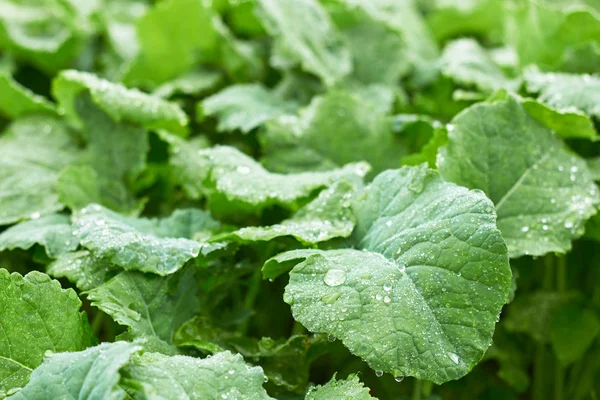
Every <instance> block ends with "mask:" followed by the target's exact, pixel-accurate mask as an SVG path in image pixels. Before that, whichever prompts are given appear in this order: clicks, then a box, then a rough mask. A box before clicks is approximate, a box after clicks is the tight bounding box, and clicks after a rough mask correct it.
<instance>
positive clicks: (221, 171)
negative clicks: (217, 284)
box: [171, 142, 369, 215]
mask: <svg viewBox="0 0 600 400" xmlns="http://www.w3.org/2000/svg"><path fill="white" fill-rule="evenodd" d="M184 145H185V144H181V143H180V144H178V143H175V142H174V143H172V146H173V147H172V150H171V151H172V152H173V153H175V155H176V157H177V158H178V160H177V161H175V163H176V165H181V164H184V165H185V166H184V167H183V168H185V171H184V172H183V173H182V174H181V176H180V177H179V178H185V180H183V181H182V182H181V184H182V185H183V187H184V189H185V190H186V192H187V194H188V196H190V197H192V198H196V197H199V196H201V195H203V196H205V197H207V198H208V202H209V208H210V209H211V210H212V211H214V212H215V213H216V214H219V215H233V214H238V215H239V214H240V213H242V214H248V213H251V214H257V213H260V211H261V210H262V209H263V208H266V207H268V206H273V205H280V206H283V207H287V208H294V206H295V205H297V204H298V202H299V201H300V200H302V199H306V198H308V197H309V196H310V195H311V194H312V193H313V192H315V191H317V190H318V189H322V188H324V187H328V186H330V185H332V184H333V183H334V182H336V181H338V180H341V179H344V178H346V179H349V180H354V181H357V180H358V181H360V180H361V178H362V177H363V176H364V175H365V174H366V173H367V172H368V169H369V168H368V165H366V164H365V163H355V164H347V165H346V166H344V167H342V168H339V169H335V170H329V171H323V172H306V173H298V174H287V175H284V174H276V173H272V172H269V171H267V170H266V169H264V168H263V167H262V166H261V165H260V164H259V163H258V162H256V161H255V160H253V159H252V158H251V157H249V156H247V155H245V154H243V153H242V152H240V151H239V150H236V149H235V148H233V147H228V146H215V147H212V148H208V149H202V150H199V151H197V152H185V153H184V152H183V151H181V150H180V148H181V147H180V146H184ZM183 157H185V159H184V158H183ZM177 170H179V168H177ZM186 171H187V172H186Z"/></svg>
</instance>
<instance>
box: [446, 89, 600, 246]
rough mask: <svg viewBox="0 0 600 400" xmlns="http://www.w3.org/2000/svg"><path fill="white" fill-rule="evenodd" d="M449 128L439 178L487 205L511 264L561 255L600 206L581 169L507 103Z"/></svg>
mask: <svg viewBox="0 0 600 400" xmlns="http://www.w3.org/2000/svg"><path fill="white" fill-rule="evenodd" d="M451 126H452V129H450V131H449V133H448V139H449V142H448V145H447V146H446V147H444V148H442V149H441V150H440V153H439V157H438V167H439V169H440V172H441V174H442V175H443V176H444V177H445V178H446V179H448V180H450V181H452V182H455V183H457V184H460V185H464V186H467V187H469V188H477V189H481V190H483V191H484V192H485V193H486V194H487V195H488V197H489V198H490V199H491V200H492V201H493V202H494V204H495V205H496V212H497V214H498V228H500V230H501V231H502V235H503V236H504V238H505V239H506V242H507V244H508V248H509V251H510V255H511V257H519V256H522V255H524V254H530V255H534V256H540V255H543V254H546V253H548V252H552V251H554V252H565V251H567V250H569V249H570V248H571V240H573V239H576V238H578V237H579V236H581V235H582V234H583V226H584V223H585V221H586V220H587V219H588V218H589V217H590V216H591V215H593V214H595V213H596V209H595V204H597V203H598V202H600V196H599V195H598V189H597V187H596V185H595V184H594V182H593V180H592V177H591V174H590V172H589V170H588V168H587V166H586V163H585V161H584V160H583V159H581V158H580V157H578V156H577V155H576V154H574V153H573V152H571V151H570V150H569V149H568V148H567V147H566V146H565V145H564V143H563V142H562V141H561V139H560V138H559V137H558V136H557V135H555V134H554V133H553V131H552V130H551V129H550V128H549V127H547V126H545V125H542V124H541V123H540V122H538V121H537V120H536V119H535V118H533V117H532V116H531V115H529V114H528V112H527V111H526V109H525V107H524V106H523V105H522V104H521V103H519V101H517V99H515V98H513V97H508V98H507V99H504V100H500V101H496V102H493V103H482V104H477V105H474V106H472V107H470V108H469V109H467V110H465V111H464V112H463V113H461V114H459V115H458V116H457V117H455V118H454V119H453V120H452V125H451ZM482 149H483V151H482Z"/></svg>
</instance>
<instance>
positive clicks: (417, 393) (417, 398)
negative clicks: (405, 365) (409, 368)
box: [412, 379, 422, 400]
mask: <svg viewBox="0 0 600 400" xmlns="http://www.w3.org/2000/svg"><path fill="white" fill-rule="evenodd" d="M421 389H422V382H421V380H420V379H415V387H414V388H413V394H412V400H421Z"/></svg>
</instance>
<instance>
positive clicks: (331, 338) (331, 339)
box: [327, 335, 335, 342]
mask: <svg viewBox="0 0 600 400" xmlns="http://www.w3.org/2000/svg"><path fill="white" fill-rule="evenodd" d="M327 340H329V341H330V342H335V336H333V335H327Z"/></svg>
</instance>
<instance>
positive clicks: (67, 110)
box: [52, 63, 188, 134]
mask: <svg viewBox="0 0 600 400" xmlns="http://www.w3.org/2000/svg"><path fill="white" fill-rule="evenodd" d="M163 64H164V63H163ZM52 93H53V95H54V97H55V98H56V100H57V101H58V104H59V107H60V108H59V110H60V111H61V112H62V113H64V114H65V115H66V116H67V117H68V118H69V119H71V120H72V121H74V122H75V123H77V124H78V125H79V126H81V125H82V121H81V117H80V116H79V115H78V114H79V113H78V112H77V108H76V100H77V98H78V97H79V95H80V94H82V93H89V95H90V97H91V100H92V102H93V103H94V104H95V105H96V106H97V107H98V108H99V109H101V110H102V111H104V112H105V113H106V114H107V115H108V116H109V117H110V118H111V119H112V120H113V121H115V122H127V123H130V124H134V125H137V126H141V127H144V128H147V129H167V130H170V131H171V132H175V133H180V134H185V133H186V132H187V123H188V118H187V116H186V114H185V113H184V112H183V110H181V108H179V106H177V105H176V104H174V103H170V102H167V101H165V100H163V99H161V98H159V97H156V96H151V95H148V94H145V93H142V92H140V91H139V90H137V89H128V88H126V87H125V86H123V85H121V84H118V83H112V82H109V81H107V80H104V79H101V78H99V77H97V76H96V75H94V74H91V73H88V72H81V71H75V70H67V71H62V72H61V73H60V74H59V75H58V76H57V77H56V78H55V79H54V82H53V84H52Z"/></svg>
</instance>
